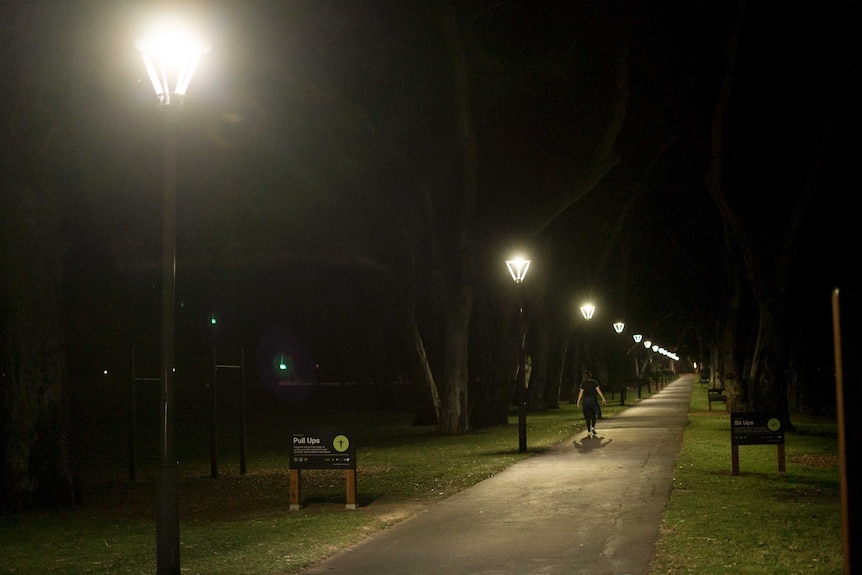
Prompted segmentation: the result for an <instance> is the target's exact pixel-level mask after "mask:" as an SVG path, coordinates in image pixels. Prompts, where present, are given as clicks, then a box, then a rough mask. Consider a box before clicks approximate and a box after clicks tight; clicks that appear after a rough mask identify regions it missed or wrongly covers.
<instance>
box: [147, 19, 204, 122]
mask: <svg viewBox="0 0 862 575" xmlns="http://www.w3.org/2000/svg"><path fill="white" fill-rule="evenodd" d="M136 46H137V48H138V51H140V53H141V56H143V58H144V66H145V67H146V69H147V75H148V76H149V77H150V82H152V84H153V90H155V92H156V96H158V98H159V102H160V103H161V104H162V105H163V106H170V105H172V104H177V105H182V102H183V97H184V96H185V94H186V90H188V87H189V84H190V83H191V81H192V76H193V75H194V73H195V69H196V68H197V66H198V62H199V61H200V58H201V56H203V55H204V54H206V53H207V52H209V50H210V45H209V44H208V43H206V42H204V41H203V40H201V39H199V38H197V37H195V36H194V35H192V34H190V33H188V32H186V31H184V30H183V29H181V28H180V27H179V26H178V25H176V24H163V25H162V26H160V27H159V28H158V29H156V30H154V31H153V33H151V34H150V35H148V36H146V37H145V38H142V39H140V40H138V41H137V43H136Z"/></svg>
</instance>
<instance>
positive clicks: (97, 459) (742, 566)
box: [0, 384, 842, 575]
mask: <svg viewBox="0 0 862 575" xmlns="http://www.w3.org/2000/svg"><path fill="white" fill-rule="evenodd" d="M697 388H698V385H697V384H695V394H694V397H693V401H692V412H691V416H690V426H689V427H688V428H687V430H686V432H685V439H684V446H683V450H682V453H681V456H680V460H679V464H678V470H677V474H676V478H675V481H674V490H673V494H672V496H671V499H670V504H669V506H668V508H667V510H666V512H665V516H664V519H663V528H662V535H661V538H660V541H659V543H658V546H657V553H656V557H655V559H654V561H653V564H652V565H651V568H650V569H651V570H650V573H651V574H653V575H655V574H659V573H815V574H826V573H829V574H837V573H841V570H842V563H841V548H840V545H841V537H840V507H839V505H840V503H839V498H838V468H837V459H836V457H835V453H836V450H837V440H836V436H835V426H834V422H829V421H820V420H807V419H801V418H800V419H798V420H797V421H796V422H795V423H796V425H797V427H798V428H799V432H798V433H795V434H793V435H790V436H788V439H787V458H788V462H787V473H786V474H778V473H777V471H776V469H777V468H776V456H775V452H776V450H775V448H774V447H769V446H744V448H742V449H741V453H740V467H741V473H740V475H738V476H733V475H731V473H730V451H729V450H730V447H729V437H728V436H729V420H728V414H727V413H725V412H722V411H714V412H711V413H710V412H708V411H705V410H706V398H705V395H706V394H705V393H703V394H700V393H698V391H697ZM633 395H634V394H631V393H630V394H629V396H628V399H629V401H628V403H629V404H631V403H632V402H633V401H635V400H636V399H635V398H634V397H632V396H633ZM700 395H703V396H704V397H703V398H702V399H703V402H702V403H703V405H700V404H699V403H698V402H699V399H700ZM608 399H609V403H610V404H611V405H609V406H608V407H607V408H606V410H605V416H606V417H607V416H613V414H614V413H616V412H619V411H620V410H621V409H624V408H623V407H621V406H619V404H618V403H619V401H618V396H617V398H616V400H612V399H611V398H610V397H609V398H608ZM714 407H715V406H714ZM282 415H283V416H284V417H279V418H274V420H273V421H269V422H267V423H260V424H254V425H251V426H250V427H249V429H248V449H247V454H248V456H247V461H248V472H247V473H246V474H245V475H240V474H239V472H238V469H239V458H238V454H237V453H238V449H236V448H235V447H234V446H235V445H236V437H235V433H233V432H232V430H229V429H225V430H223V433H222V436H220V441H219V445H220V448H221V449H220V451H219V476H218V478H217V479H212V478H210V458H209V450H208V449H209V430H208V427H207V426H206V425H189V426H180V427H178V430H177V431H178V433H177V437H178V445H177V452H178V457H179V458H180V461H181V464H180V471H181V478H180V484H179V493H180V521H181V525H180V538H181V543H180V546H181V559H182V572H183V573H184V574H188V575H194V574H201V575H218V574H222V573H224V574H228V573H230V574H234V573H238V572H243V573H259V574H289V573H296V572H298V571H300V570H302V569H303V568H304V567H306V566H307V565H309V564H310V563H313V562H315V561H317V560H319V559H321V558H323V557H325V556H327V555H329V554H331V553H333V552H335V551H337V550H340V549H343V548H344V547H345V546H347V545H350V544H351V543H354V542H357V541H360V540H361V539H363V538H365V537H368V536H369V535H372V534H373V533H375V532H377V531H379V530H381V529H386V528H387V527H388V526H390V525H392V524H394V523H397V522H398V521H401V520H403V519H405V518H407V517H409V516H411V515H412V514H414V513H416V512H418V511H419V510H421V509H422V508H423V507H424V506H427V505H433V504H434V502H435V501H437V500H440V499H442V498H445V497H447V496H449V495H451V494H453V493H456V492H458V491H460V490H462V489H464V488H466V487H469V486H471V485H474V484H475V483H477V482H479V481H482V480H483V479H485V478H487V477H490V476H492V475H494V474H495V473H498V472H499V471H501V470H502V469H505V468H506V467H508V466H510V465H511V464H513V463H515V462H517V461H519V460H521V459H524V458H526V457H529V456H530V453H525V454H521V453H518V430H517V416H516V414H515V413H514V412H513V414H512V416H511V417H510V420H509V425H507V426H500V427H498V428H493V429H489V430H483V431H482V432H479V433H473V434H470V435H465V436H460V437H440V436H437V435H435V434H434V433H433V428H430V427H422V426H412V425H411V417H412V416H411V414H409V413H407V412H401V411H384V410H370V409H356V408H350V409H343V410H340V411H337V412H332V413H326V412H325V410H315V411H314V414H313V415H312V414H311V413H310V412H309V411H308V410H305V411H304V412H292V411H288V412H285V413H284V414H282ZM316 418H323V419H331V418H335V419H341V420H344V419H349V420H350V424H351V425H352V426H353V428H355V429H357V430H361V433H360V434H359V435H360V437H361V439H360V443H359V446H358V448H357V459H358V466H357V477H358V489H357V500H358V503H359V508H358V509H356V510H347V509H345V482H344V473H343V472H340V471H329V470H321V471H312V470H304V471H303V472H302V473H303V476H302V477H303V506H302V508H301V509H300V510H298V511H289V510H288V503H289V487H290V486H289V470H288V464H287V439H288V437H289V429H290V428H291V426H293V425H296V424H297V422H300V423H301V422H303V421H313V420H315V419H316ZM582 429H583V423H582V419H581V414H580V410H578V409H577V408H576V407H575V406H574V405H569V404H566V403H564V404H562V406H561V408H560V409H559V410H553V411H549V412H546V413H537V414H532V413H531V414H530V415H529V416H528V444H529V448H530V451H532V452H536V451H541V450H543V449H547V448H549V447H550V446H552V445H554V444H556V443H558V442H560V441H562V440H564V439H567V438H568V437H570V436H571V435H573V434H575V433H576V432H579V431H580V430H582ZM148 434H149V435H148ZM91 435H92V436H93V437H94V438H99V441H94V444H93V445H91V446H90V448H89V456H90V458H89V459H86V460H83V463H84V464H85V465H84V469H82V476H81V477H82V480H83V487H84V505H82V506H80V507H78V508H75V509H54V510H43V511H39V512H31V513H25V514H20V515H6V516H3V517H0V573H2V574H13V573H14V574H28V575H29V574H33V575H36V574H40V575H41V574H54V573H56V574H64V575H75V574H84V573H87V574H90V573H92V574H138V573H140V574H144V573H145V574H152V573H154V572H155V570H156V569H155V540H156V539H155V519H154V518H155V515H154V502H155V487H154V483H153V475H154V473H155V463H156V460H157V457H156V456H155V455H154V453H155V447H154V444H155V441H154V440H155V437H154V430H153V429H149V428H148V429H145V430H143V431H142V433H141V438H140V440H139V442H140V443H141V445H142V446H143V447H144V448H143V449H141V450H140V451H141V453H140V456H139V459H140V462H139V465H138V472H137V478H136V480H135V481H129V477H128V458H127V455H126V454H127V451H124V450H123V446H124V445H125V443H124V441H125V439H124V434H123V433H120V434H118V435H117V436H112V435H110V434H108V435H105V434H104V433H102V432H101V431H99V432H98V433H97V432H96V430H93V432H92V433H91ZM111 446H112V447H111ZM147 446H149V448H146V447H147ZM84 470H86V473H83V471H84Z"/></svg>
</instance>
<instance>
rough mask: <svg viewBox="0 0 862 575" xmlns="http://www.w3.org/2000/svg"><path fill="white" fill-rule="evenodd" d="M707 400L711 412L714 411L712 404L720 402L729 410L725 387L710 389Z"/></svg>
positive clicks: (707, 391)
mask: <svg viewBox="0 0 862 575" xmlns="http://www.w3.org/2000/svg"><path fill="white" fill-rule="evenodd" d="M706 393H707V399H708V400H709V410H710V411H712V402H713V401H719V402H721V403H723V404H724V409H725V410H727V396H726V395H725V394H724V388H723V387H710V388H709V389H707V390H706Z"/></svg>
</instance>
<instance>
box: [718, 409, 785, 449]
mask: <svg viewBox="0 0 862 575" xmlns="http://www.w3.org/2000/svg"><path fill="white" fill-rule="evenodd" d="M730 430H731V439H730V440H731V444H732V445H783V444H784V423H783V422H782V420H781V416H780V415H779V414H777V413H769V412H758V411H734V412H732V413H731V414H730Z"/></svg>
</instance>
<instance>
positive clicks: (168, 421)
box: [156, 104, 180, 575]
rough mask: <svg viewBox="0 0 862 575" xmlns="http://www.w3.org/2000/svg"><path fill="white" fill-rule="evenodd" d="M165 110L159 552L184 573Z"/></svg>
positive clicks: (162, 573) (170, 120) (172, 570)
mask: <svg viewBox="0 0 862 575" xmlns="http://www.w3.org/2000/svg"><path fill="white" fill-rule="evenodd" d="M161 111H162V113H163V114H164V129H165V133H164V140H165V142H164V143H165V155H164V162H165V182H164V183H165V187H164V195H163V198H162V365H161V380H162V381H161V408H162V409H161V414H160V432H161V448H160V452H161V462H160V466H159V478H158V483H157V485H158V487H157V489H158V493H157V500H158V505H157V515H158V516H157V518H156V558H157V561H156V562H157V569H158V574H159V575H180V520H179V496H178V493H177V479H178V472H177V461H176V458H175V456H174V410H175V408H174V359H175V358H174V327H175V326H174V312H175V310H174V306H175V305H176V297H175V292H176V259H177V254H176V240H177V221H176V186H177V113H178V109H177V108H176V107H174V106H172V105H170V104H168V105H163V106H161Z"/></svg>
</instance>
